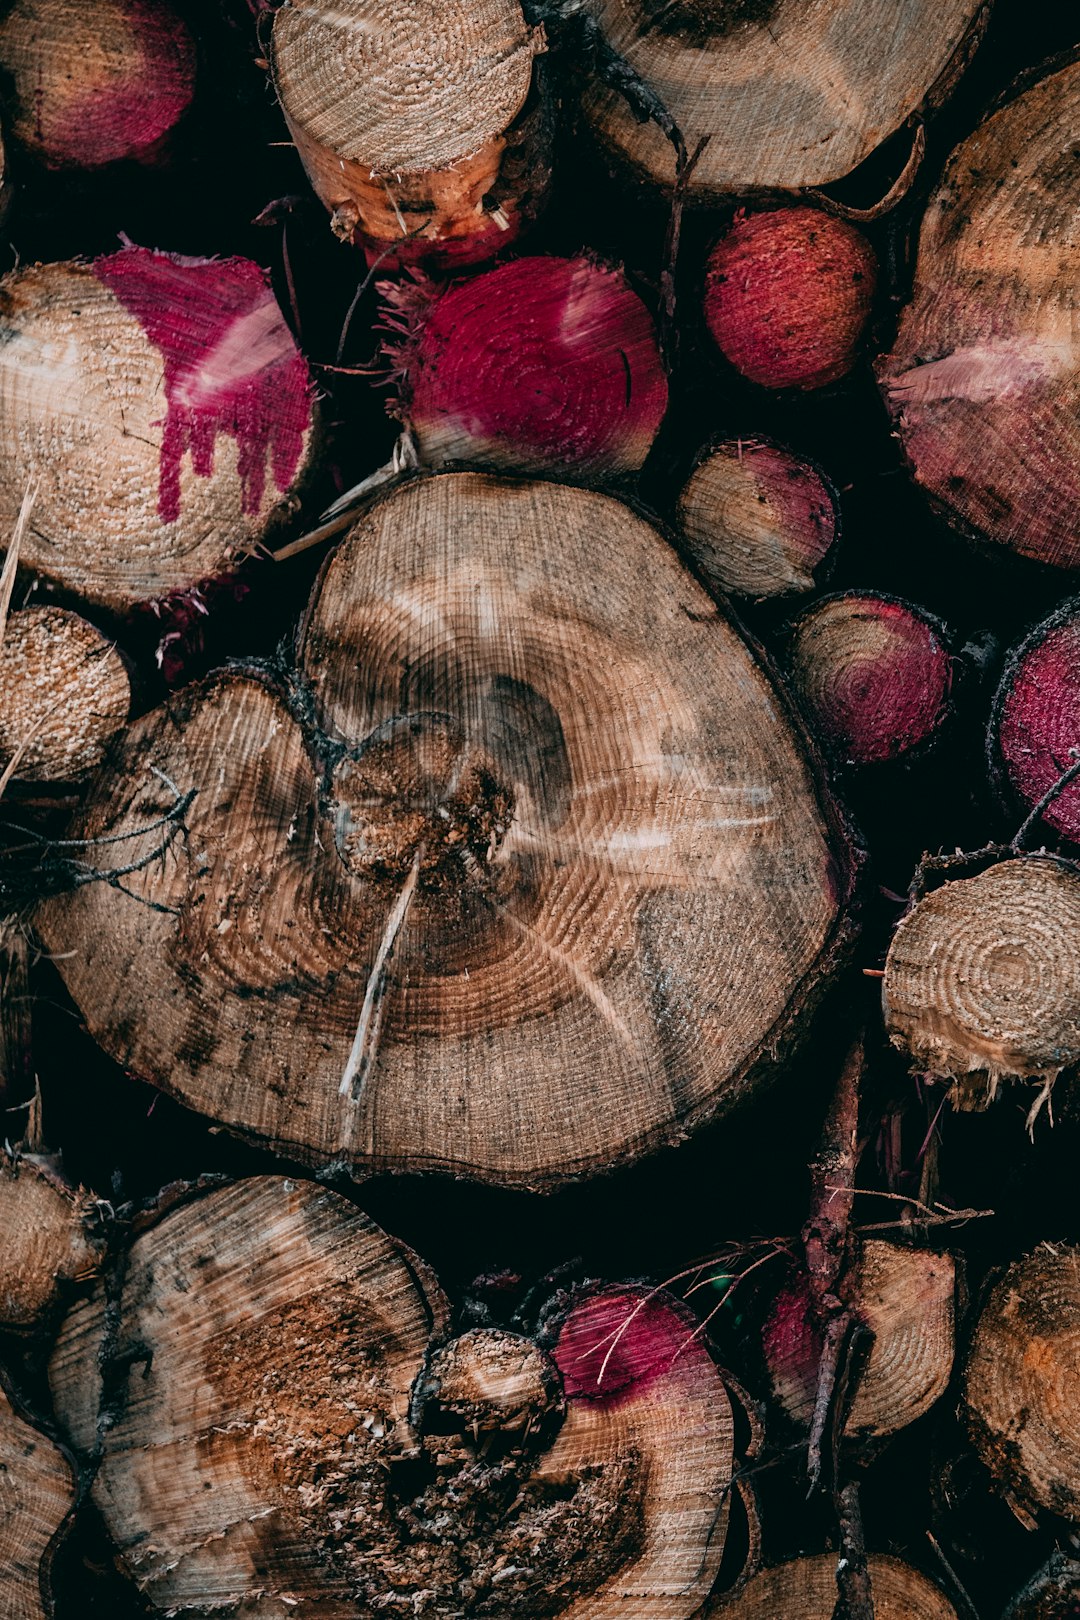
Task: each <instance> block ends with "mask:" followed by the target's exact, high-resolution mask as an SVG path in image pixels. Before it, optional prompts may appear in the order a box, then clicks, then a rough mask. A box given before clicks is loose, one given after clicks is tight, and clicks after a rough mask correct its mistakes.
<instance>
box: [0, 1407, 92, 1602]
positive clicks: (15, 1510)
mask: <svg viewBox="0 0 1080 1620" xmlns="http://www.w3.org/2000/svg"><path fill="white" fill-rule="evenodd" d="M74 1502H75V1480H74V1478H73V1475H72V1471H71V1467H70V1465H69V1463H68V1461H67V1458H66V1457H65V1456H64V1454H63V1452H62V1451H61V1450H60V1449H59V1447H58V1446H56V1445H54V1444H53V1442H52V1441H51V1440H50V1439H48V1437H47V1436H46V1435H44V1434H40V1433H39V1432H38V1431H37V1430H36V1429H32V1428H31V1427H30V1425H29V1424H28V1423H24V1422H23V1420H22V1418H21V1417H19V1416H17V1415H16V1413H15V1411H14V1410H13V1408H12V1405H11V1402H10V1401H9V1400H8V1397H7V1395H6V1394H5V1392H4V1390H3V1388H0V1604H2V1606H3V1614H4V1620H46V1617H47V1616H51V1615H52V1613H53V1609H52V1603H51V1586H52V1582H51V1565H52V1556H53V1552H54V1551H55V1548H56V1544H57V1541H58V1538H59V1532H60V1529H61V1526H62V1525H63V1523H64V1520H65V1519H66V1518H67V1516H68V1514H69V1513H70V1512H71V1509H72V1507H73V1506H74Z"/></svg>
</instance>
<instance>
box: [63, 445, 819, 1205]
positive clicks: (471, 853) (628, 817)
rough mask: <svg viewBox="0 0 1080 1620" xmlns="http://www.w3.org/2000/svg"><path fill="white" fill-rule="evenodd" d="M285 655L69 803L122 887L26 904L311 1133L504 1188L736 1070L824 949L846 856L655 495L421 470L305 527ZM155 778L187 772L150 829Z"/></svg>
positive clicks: (147, 740) (168, 1083)
mask: <svg viewBox="0 0 1080 1620" xmlns="http://www.w3.org/2000/svg"><path fill="white" fill-rule="evenodd" d="M299 665H300V675H299V680H298V681H296V682H295V683H294V685H293V688H292V694H293V695H292V697H291V698H288V699H287V698H286V696H285V694H284V693H283V692H282V691H281V690H280V689H279V688H278V687H277V686H276V685H275V683H274V681H273V680H271V679H270V678H269V677H268V676H267V675H266V674H265V672H264V673H262V674H260V675H257V676H256V675H243V674H241V673H239V672H232V673H226V674H224V675H221V676H219V677H217V678H216V679H215V680H214V681H212V682H211V683H210V684H209V685H208V686H207V687H205V688H203V689H202V690H195V691H191V690H189V691H188V692H186V693H185V694H184V695H183V697H182V698H181V699H178V700H176V701H174V703H173V705H172V706H171V708H170V709H169V711H167V712H166V711H162V712H159V713H158V714H155V715H151V716H149V717H147V719H145V720H144V721H142V722H140V723H138V724H137V725H136V726H135V727H133V728H132V730H131V733H130V735H129V737H128V739H127V741H126V742H125V744H124V747H123V750H122V753H121V755H120V756H119V757H118V759H117V762H116V768H115V769H114V770H113V771H111V772H109V773H108V774H105V773H103V774H102V775H101V777H100V778H99V781H98V783H97V788H96V795H95V797H94V799H93V803H92V805H91V807H90V809H89V812H88V815H87V817H86V819H85V825H84V831H85V832H86V833H87V834H88V835H91V836H98V835H105V836H111V835H112V834H115V833H119V832H121V831H124V832H129V833H131V834H133V835H134V836H133V838H132V839H130V840H126V841H124V842H121V843H107V844H104V845H101V846H99V853H100V856H101V858H102V859H103V860H104V861H106V862H110V861H115V864H116V865H117V866H119V865H121V864H122V865H124V866H131V865H132V864H137V863H138V862H139V861H140V858H142V857H147V859H146V861H145V864H144V865H142V866H141V867H140V869H139V870H138V871H135V872H132V873H130V874H129V875H128V877H126V878H125V879H124V882H125V884H131V885H133V893H135V894H137V895H139V896H140V897H141V898H142V899H144V900H148V901H150V902H151V905H144V904H139V902H138V900H135V899H132V898H131V896H130V895H127V894H124V893H122V892H121V891H119V890H117V889H115V888H113V887H112V886H111V885H109V884H107V883H100V884H89V885H85V886H83V887H82V888H81V889H80V890H79V891H78V892H77V893H75V894H73V895H71V896H68V897H65V898H62V899H59V900H57V901H55V902H49V903H46V905H45V907H44V909H43V911H42V913H41V919H40V921H41V928H42V932H43V934H44V935H45V937H46V938H47V940H48V941H49V944H50V948H51V949H52V950H54V951H55V952H56V953H57V954H58V955H59V956H60V959H61V970H62V971H63V972H64V974H65V977H66V979H67V982H68V984H69V986H70V988H71V990H72V992H73V994H74V996H75V999H76V1000H77V1002H78V1003H79V1005H80V1007H81V1009H82V1011H83V1013H84V1015H85V1017H86V1018H87V1020H88V1022H89V1024H90V1027H91V1028H92V1030H93V1032H94V1034H95V1035H96V1037H97V1038H98V1039H99V1040H100V1041H101V1043H102V1044H103V1045H104V1046H105V1048H106V1049H107V1050H108V1051H109V1052H110V1053H111V1054H112V1055H113V1056H114V1057H116V1058H117V1059H118V1060H119V1061H120V1062H121V1063H123V1064H124V1065H125V1067H127V1068H128V1069H129V1070H130V1071H132V1072H134V1073H137V1074H139V1075H141V1076H143V1077H145V1078H147V1079H150V1080H152V1081H153V1082H154V1083H155V1084H157V1085H159V1086H161V1087H163V1088H164V1089H166V1090H168V1091H170V1092H171V1093H173V1094H174V1095H176V1096H178V1097H180V1098H181V1099H182V1100H183V1101H184V1102H186V1103H187V1104H188V1105H189V1106H192V1107H195V1108H198V1109H200V1110H202V1111H203V1112H205V1113H208V1114H211V1115H212V1116H213V1117H214V1118H216V1119H218V1120H221V1121H223V1122H224V1123H226V1124H227V1125H228V1126H230V1127H232V1128H235V1129H237V1130H239V1131H241V1132H242V1133H244V1134H247V1135H251V1136H254V1137H256V1138H259V1139H261V1140H264V1141H268V1142H271V1143H275V1144H278V1145H281V1146H285V1147H287V1149H288V1151H289V1152H290V1153H292V1154H300V1155H302V1156H303V1157H304V1158H305V1159H306V1160H309V1161H311V1162H314V1163H317V1164H324V1163H326V1162H328V1161H332V1160H335V1159H341V1158H344V1159H346V1160H347V1161H348V1162H349V1163H351V1164H355V1165H359V1164H366V1165H372V1164H377V1165H384V1166H395V1167H411V1168H412V1169H422V1168H429V1169H430V1168H443V1169H453V1170H454V1171H457V1172H460V1173H465V1174H469V1175H474V1176H478V1177H482V1178H485V1179H489V1180H492V1181H495V1182H502V1183H509V1184H519V1185H526V1186H544V1185H550V1184H552V1183H556V1182H559V1181H564V1180H566V1179H569V1178H573V1177H576V1176H578V1175H581V1174H584V1173H587V1172H589V1171H591V1170H595V1169H597V1168H600V1167H602V1166H606V1165H611V1164H615V1163H618V1162H620V1161H624V1160H627V1159H630V1158H633V1157H635V1156H636V1155H638V1154H640V1153H642V1152H643V1151H645V1150H646V1149H648V1148H650V1147H653V1146H656V1145H658V1144H660V1143H663V1142H669V1141H672V1140H677V1139H679V1138H680V1137H681V1136H683V1135H684V1134H685V1133H686V1131H687V1130H688V1129H689V1128H691V1127H692V1126H693V1125H694V1124H696V1123H697V1122H698V1121H700V1120H703V1119H705V1118H707V1117H709V1116H711V1115H714V1114H717V1113H719V1112H721V1111H724V1110H726V1109H729V1108H730V1107H732V1106H733V1105H734V1104H735V1103H737V1102H738V1101H739V1099H740V1098H741V1097H742V1096H743V1095H744V1094H746V1093H747V1092H748V1091H749V1090H750V1088H751V1086H752V1084H753V1083H754V1081H755V1080H756V1079H757V1077H758V1075H759V1074H760V1073H761V1072H763V1065H764V1061H765V1051H766V1049H770V1050H771V1049H774V1048H775V1046H776V1043H777V1042H780V1043H781V1044H783V1043H784V1042H785V1041H786V1040H787V1039H788V1038H790V1037H791V1036H792V1035H793V1034H794V1032H795V1030H796V1029H797V1027H798V1025H799V1023H800V1020H801V1019H802V1018H803V1017H804V1015H805V1013H806V1011H807V1009H808V1007H809V1006H810V1004H811V1003H812V1002H813V1000H814V997H815V994H816V992H817V990H818V988H819V987H820V985H821V983H822V982H823V981H824V980H825V979H826V978H827V977H828V974H829V971H830V969H831V967H832V965H833V963H834V961H835V960H836V959H837V957H838V954H840V952H841V946H842V941H843V936H844V933H845V927H846V924H845V908H846V903H847V899H848V895H849V890H850V883H851V871H850V864H849V861H848V858H847V856H846V853H845V849H844V846H842V845H841V844H840V843H839V840H838V839H837V843H836V845H835V846H834V829H833V823H832V820H831V812H830V810H829V809H828V807H827V803H826V801H825V800H824V799H823V796H822V792H821V789H820V786H819V783H818V781H817V779H816V777H815V774H814V772H813V770H812V768H811V767H810V765H809V764H808V762H807V760H806V757H805V755H804V753H803V745H802V741H801V737H800V734H799V732H798V730H797V727H796V725H795V723H794V721H793V720H792V718H791V716H790V715H789V712H788V710H787V708H786V707H785V705H784V703H783V700H782V698H781V697H780V695H779V694H778V693H777V691H776V690H775V688H774V687H773V686H772V684H771V682H770V680H769V678H768V677H767V676H766V675H765V673H764V672H763V670H762V669H761V668H760V667H759V666H758V665H757V663H756V662H755V660H754V658H753V656H752V654H751V653H750V651H749V650H748V648H747V647H746V646H745V644H744V643H743V642H742V641H741V640H740V639H739V637H738V636H737V635H736V633H735V632H734V631H733V630H732V629H731V627H730V626H729V625H728V624H727V622H726V621H725V620H724V618H723V617H722V616H721V614H720V613H719V611H718V610H717V608H716V607H715V606H714V605H713V604H712V603H711V602H710V600H709V599H708V597H707V596H706V595H705V593H704V592H703V591H702V590H701V589H700V588H699V587H698V586H697V585H696V584H695V583H694V581H693V580H692V579H691V578H690V576H689V575H688V574H686V573H685V571H684V570H683V569H682V568H681V566H680V564H679V563H678V561H677V559H676V557H675V555H674V553H673V552H672V551H671V550H670V548H669V547H668V546H667V545H666V543H665V542H664V541H663V540H662V538H661V537H660V536H659V535H658V534H657V533H656V531H655V530H653V529H652V528H650V526H649V525H648V524H647V523H645V522H643V521H642V520H641V519H639V518H637V517H635V516H634V515H633V514H632V513H631V512H629V511H628V510H627V509H626V508H625V507H623V506H622V505H621V504H620V503H618V502H617V501H614V500H611V499H609V498H607V497H604V496H600V495H595V494H591V493H588V492H586V491H583V490H576V489H568V488H563V487H560V486H558V485H554V484H546V483H537V484H522V483H511V482H506V483H503V482H500V481H499V480H497V479H493V478H486V477H481V476H479V475H475V474H450V475H444V476H441V477H437V478H430V477H429V478H425V479H420V480H414V481H412V482H411V483H409V484H407V485H406V486H405V487H403V488H400V489H398V490H397V491H396V492H394V493H393V494H391V495H390V496H389V497H387V498H384V499H383V500H382V501H381V502H380V503H379V504H378V505H377V506H376V507H375V508H374V509H373V510H372V512H371V513H370V514H369V515H368V516H367V517H365V518H364V519H363V520H362V521H361V522H360V523H359V524H358V525H357V527H356V529H355V530H354V531H353V533H352V534H351V535H350V537H349V538H348V539H347V540H346V541H345V542H344V544H343V545H342V546H341V547H340V548H339V549H338V551H337V552H336V553H335V554H334V555H333V557H332V558H331V560H330V562H329V564H328V565H327V567H326V569H325V571H324V573H323V576H322V578H321V580H320V582H319V585H318V587H317V589H316V592H315V595H314V598H313V601H312V603H311V606H310V608H309V611H308V614H307V618H306V622H305V625H304V627H303V632H302V636H301V640H300V646H299ZM162 772H163V773H164V775H161V774H158V773H162ZM166 781H167V782H168V783H170V784H172V785H174V786H175V787H176V788H178V789H179V790H180V792H181V793H188V792H189V791H191V790H195V798H194V800H193V802H192V804H191V807H190V811H189V813H188V817H187V833H186V835H185V836H183V837H180V836H175V837H172V838H171V839H170V838H169V837H167V836H166V842H167V844H168V848H167V850H166V851H165V853H164V855H163V857H162V858H161V859H157V858H150V857H156V854H157V852H158V851H160V848H161V842H162V836H163V834H162V828H161V824H160V818H161V815H162V813H163V811H165V810H166V809H167V808H168V803H169V802H171V796H172V787H171V786H170V787H166V785H165V784H166ZM151 824H154V825H153V827H152V826H151ZM141 829H151V830H148V831H145V832H143V831H141ZM121 852H122V853H121Z"/></svg>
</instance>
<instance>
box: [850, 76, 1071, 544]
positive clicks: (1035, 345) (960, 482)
mask: <svg viewBox="0 0 1080 1620" xmlns="http://www.w3.org/2000/svg"><path fill="white" fill-rule="evenodd" d="M1078 116H1080V57H1077V56H1076V53H1074V54H1073V57H1072V58H1071V59H1069V60H1067V61H1065V62H1064V64H1059V65H1057V66H1056V67H1055V68H1053V69H1052V70H1051V71H1050V72H1049V73H1047V74H1046V76H1045V77H1043V78H1042V79H1041V80H1039V81H1038V82H1037V83H1035V84H1033V85H1029V86H1028V87H1027V88H1025V89H1024V90H1023V92H1022V93H1021V94H1019V95H1017V96H1015V97H1014V98H1013V99H1012V100H1011V101H1009V102H1008V103H1006V105H1004V106H1003V107H1000V108H998V109H997V110H996V111H995V112H994V113H993V114H992V115H991V116H990V117H989V118H988V119H987V120H986V122H985V123H983V124H982V125H980V127H979V128H978V129H976V131H975V132H974V134H972V135H970V136H968V138H967V140H966V141H964V142H963V143H962V144H961V145H960V146H959V147H957V149H956V151H955V152H954V153H953V156H952V158H951V160H950V162H949V165H948V168H947V169H946V171H945V175H944V178H943V180H942V183H941V186H940V188H939V189H938V191H937V192H936V193H935V195H934V196H933V197H932V198H931V201H930V204H929V206H928V208H927V210H926V214H925V216H924V219H923V224H922V231H921V235H920V238H919V251H918V262H917V265H916V273H915V286H914V291H913V294H912V298H911V302H910V304H909V305H908V306H907V308H906V310H905V311H904V314H903V317H902V319H901V322H900V329H899V332H898V333H897V337H896V342H895V344H894V346H893V351H892V353H891V354H890V355H888V356H887V357H886V358H885V359H884V360H882V361H881V363H880V365H879V377H880V382H881V386H882V389H883V392H884V394H885V397H886V401H887V403H888V406H889V410H890V412H891V414H892V417H893V421H894V423H895V425H896V430H897V432H898V434H899V437H900V441H901V443H902V445H903V448H904V452H905V454H906V456H907V460H908V463H909V465H910V468H911V472H912V475H913V477H914V479H915V481H916V483H917V484H918V485H919V486H920V487H921V488H922V489H923V490H925V492H926V494H927V496H928V497H929V499H930V500H931V502H932V504H933V505H934V506H935V507H936V508H937V509H938V510H939V511H940V512H941V513H942V514H943V515H944V516H945V517H946V518H947V519H948V520H949V522H950V523H952V524H953V525H954V526H955V527H956V528H958V529H959V530H960V531H961V532H962V533H964V534H965V535H967V536H969V537H970V538H972V539H974V540H978V541H986V542H991V543H993V544H995V545H998V546H1002V547H1005V548H1007V549H1009V550H1012V551H1016V552H1019V553H1020V554H1021V555H1023V556H1025V557H1031V558H1034V559H1035V560H1037V561H1039V562H1044V563H1053V564H1056V565H1058V566H1059V567H1063V568H1075V567H1076V566H1077V563H1078V562H1080V429H1078V426H1077V394H1078V389H1080V349H1078V346H1077V338H1076V323H1075V308H1074V302H1075V256H1076V247H1075V233H1076V186H1075V182H1074V177H1073V175H1072V173H1071V171H1070V168H1069V165H1068V164H1067V163H1066V164H1063V163H1062V156H1061V154H1062V153H1063V152H1064V151H1068V150H1070V149H1071V147H1070V143H1071V141H1072V139H1073V133H1074V131H1075V129H1076V123H1077V118H1078Z"/></svg>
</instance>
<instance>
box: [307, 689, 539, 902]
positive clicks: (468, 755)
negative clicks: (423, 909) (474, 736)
mask: <svg viewBox="0 0 1080 1620" xmlns="http://www.w3.org/2000/svg"><path fill="white" fill-rule="evenodd" d="M332 794H333V799H334V834H335V838H336V842H337V848H338V853H339V854H340V856H341V859H342V860H343V861H344V863H345V865H346V866H347V867H348V869H349V871H350V872H353V873H355V874H356V876H358V877H364V878H378V877H380V876H382V877H388V878H389V877H393V878H400V877H404V876H405V875H406V874H407V873H408V871H409V869H410V868H411V867H412V866H413V865H414V864H415V863H417V862H418V864H419V880H420V882H421V884H423V885H424V886H426V887H433V886H434V887H442V886H444V885H459V884H460V882H461V880H462V878H463V876H464V875H465V873H466V872H467V871H468V870H470V869H471V868H474V867H476V866H485V865H486V864H487V863H488V861H490V860H491V858H492V856H493V855H494V854H495V851H496V850H497V849H498V847H499V844H500V843H501V842H502V840H503V838H504V837H505V835H506V832H507V829H508V828H509V826H510V823H511V821H512V819H513V812H514V796H513V793H512V792H511V791H510V789H509V788H508V787H506V786H505V785H504V784H503V782H502V781H501V780H500V777H499V774H498V771H497V767H496V765H495V763H494V761H493V760H492V758H491V756H490V755H489V754H488V753H487V752H486V751H485V750H484V749H483V748H481V747H479V746H478V745H477V744H476V743H475V742H472V741H471V740H470V739H469V738H468V737H467V736H466V734H465V732H464V729H463V728H462V727H461V726H460V725H459V724H458V722H457V721H455V720H453V719H451V718H450V716H448V715H442V714H425V713H421V714H411V715H398V716H395V717H394V718H393V719H392V720H388V721H387V722H386V723H385V724H384V725H381V726H379V727H378V728H377V729H376V730H375V731H373V732H372V733H371V735H370V736H369V737H368V738H366V739H365V741H364V742H363V743H362V744H361V745H360V747H359V748H357V749H355V750H354V751H352V752H351V753H349V754H347V755H346V757H345V758H344V759H343V760H342V761H341V763H340V764H339V765H338V767H337V769H336V770H335V772H334V776H333V782H332Z"/></svg>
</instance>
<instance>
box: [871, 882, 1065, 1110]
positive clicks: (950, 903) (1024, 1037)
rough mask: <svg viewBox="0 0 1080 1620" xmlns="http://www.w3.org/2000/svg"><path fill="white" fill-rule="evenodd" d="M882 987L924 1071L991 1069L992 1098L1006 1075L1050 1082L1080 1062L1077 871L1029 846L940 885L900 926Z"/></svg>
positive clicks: (960, 1073) (898, 1041)
mask: <svg viewBox="0 0 1080 1620" xmlns="http://www.w3.org/2000/svg"><path fill="white" fill-rule="evenodd" d="M882 993H883V1001H884V1010H885V1022H886V1026H887V1028H888V1031H889V1034H890V1037H891V1038H892V1041H893V1044H894V1045H896V1046H899V1047H901V1048H903V1049H904V1050H905V1051H906V1052H907V1053H908V1055H909V1057H910V1058H911V1060H912V1062H913V1063H915V1064H917V1065H918V1067H919V1068H921V1069H923V1070H925V1071H927V1072H928V1073H930V1074H934V1075H940V1076H942V1077H944V1078H946V1079H952V1080H954V1081H962V1080H963V1079H964V1077H965V1076H967V1075H969V1074H976V1073H977V1074H980V1075H984V1076H985V1077H986V1087H985V1089H984V1098H985V1100H989V1098H990V1097H992V1096H993V1095H994V1093H995V1091H996V1089H997V1086H998V1083H999V1082H1000V1081H1001V1080H1002V1079H1005V1078H1019V1079H1027V1080H1035V1079H1037V1080H1042V1081H1043V1083H1044V1088H1045V1087H1048V1086H1049V1084H1050V1083H1051V1082H1052V1081H1053V1080H1054V1079H1055V1078H1056V1076H1057V1075H1058V1074H1059V1073H1060V1072H1061V1070H1062V1069H1064V1068H1067V1067H1069V1066H1071V1065H1072V1064H1074V1063H1077V1062H1080V873H1078V872H1077V871H1076V869H1075V868H1074V867H1073V866H1072V865H1070V864H1069V863H1068V862H1065V861H1060V860H1056V859H1054V858H1053V857H1051V856H1042V855H1029V856H1023V857H1020V858H1018V859H1014V860H1004V861H999V862H997V863H996V864H995V865H993V866H990V867H987V869H986V870H985V871H983V872H980V873H979V874H978V876H976V877H969V878H958V879H955V880H954V881H952V882H949V883H945V884H944V885H943V886H942V887H941V888H939V889H934V890H933V891H932V892H931V893H929V894H927V895H926V896H925V897H924V898H923V899H921V900H919V901H918V903H917V904H916V905H915V906H914V907H913V908H912V910H911V911H909V912H908V914H907V916H906V917H904V918H903V920H902V921H901V923H900V925H899V927H898V928H897V930H896V933H895V935H894V936H893V941H892V944H891V946H890V947H889V954H888V957H887V959H886V963H885V977H884V980H883V983H882ZM983 1105H984V1106H985V1101H984V1104H983Z"/></svg>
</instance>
